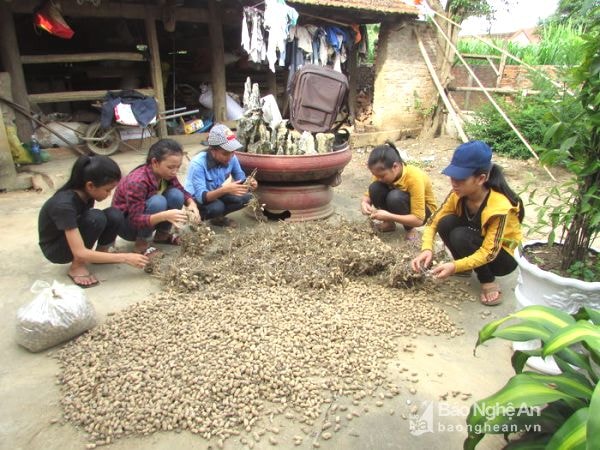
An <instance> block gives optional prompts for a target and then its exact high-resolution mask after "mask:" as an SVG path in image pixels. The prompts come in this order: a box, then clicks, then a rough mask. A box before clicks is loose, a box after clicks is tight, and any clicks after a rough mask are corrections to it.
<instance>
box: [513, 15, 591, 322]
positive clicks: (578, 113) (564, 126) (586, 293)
mask: <svg viewBox="0 0 600 450" xmlns="http://www.w3.org/2000/svg"><path fill="white" fill-rule="evenodd" d="M598 13H600V8H595V11H593V12H592V14H598ZM570 74H571V76H572V92H571V93H572V95H566V94H565V96H564V97H563V99H562V100H561V101H558V102H555V103H552V104H549V114H550V115H551V118H552V119H553V122H554V124H553V125H552V126H551V127H549V129H548V130H547V131H546V133H545V142H546V144H547V147H548V148H547V149H546V150H545V151H544V152H543V154H542V161H543V162H544V163H547V164H551V165H562V166H564V167H565V168H566V169H567V170H568V171H569V172H570V173H571V174H572V177H571V178H570V180H569V181H568V182H567V183H564V184H562V185H560V186H555V187H553V188H551V189H550V190H549V191H548V192H546V193H545V194H544V195H542V196H541V200H539V198H540V196H539V193H538V192H537V191H535V190H533V191H531V193H530V194H531V195H530V203H531V204H535V205H536V206H537V207H538V217H537V219H538V221H537V225H536V227H535V228H537V229H538V230H542V229H545V230H546V231H547V229H549V230H550V231H549V233H548V240H547V242H544V243H541V242H533V243H526V244H525V245H524V246H523V247H521V248H519V249H518V251H517V254H516V257H517V261H518V263H519V267H520V277H519V283H518V286H517V289H516V295H517V300H518V302H519V304H520V306H521V307H523V306H527V305H530V304H548V305H551V306H556V307H559V308H561V309H563V310H565V311H567V312H575V311H577V310H578V308H579V307H580V306H583V305H587V306H591V307H595V308H600V256H599V255H598V252H597V251H595V250H594V249H593V243H594V240H596V239H597V238H599V237H600V24H599V23H598V22H596V23H595V24H594V25H593V26H592V27H591V29H590V31H589V32H588V33H587V34H586V35H585V36H584V58H583V61H582V62H581V64H580V65H578V66H576V67H574V68H573V69H572V70H571V71H570ZM536 198H538V200H537V201H534V200H535V199H536Z"/></svg>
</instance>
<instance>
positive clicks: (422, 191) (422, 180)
mask: <svg viewBox="0 0 600 450" xmlns="http://www.w3.org/2000/svg"><path fill="white" fill-rule="evenodd" d="M373 181H378V180H377V178H375V177H373V179H372V180H371V182H373ZM390 187H395V188H396V189H399V190H401V191H404V192H407V193H408V195H409V196H410V213H411V214H413V215H414V216H416V217H418V218H419V219H421V220H425V207H428V208H429V211H431V212H433V211H435V210H436V209H437V204H436V202H435V197H434V195H433V188H432V187H431V180H430V179H429V176H428V175H427V174H426V173H425V172H424V171H422V170H421V169H419V168H418V167H416V166H410V165H407V164H403V169H402V175H401V176H400V178H399V179H398V180H396V181H395V182H394V184H393V186H390ZM365 195H366V196H367V197H368V196H369V192H368V191H367V192H365Z"/></svg>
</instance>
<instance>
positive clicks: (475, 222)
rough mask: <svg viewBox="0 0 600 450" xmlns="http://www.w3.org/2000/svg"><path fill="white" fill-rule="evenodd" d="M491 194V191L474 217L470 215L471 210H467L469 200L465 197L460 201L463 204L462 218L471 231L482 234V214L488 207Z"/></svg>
mask: <svg viewBox="0 0 600 450" xmlns="http://www.w3.org/2000/svg"><path fill="white" fill-rule="evenodd" d="M490 192H491V191H488V193H487V195H486V196H485V198H484V199H483V202H482V203H481V205H480V206H479V209H478V210H477V212H476V213H475V214H473V215H471V213H469V210H468V208H467V198H466V197H463V198H461V199H460V201H461V202H462V214H461V217H462V219H463V221H464V223H465V225H466V226H467V227H469V228H470V229H472V230H473V231H479V232H481V213H482V211H483V210H484V208H485V207H486V206H487V202H488V198H490Z"/></svg>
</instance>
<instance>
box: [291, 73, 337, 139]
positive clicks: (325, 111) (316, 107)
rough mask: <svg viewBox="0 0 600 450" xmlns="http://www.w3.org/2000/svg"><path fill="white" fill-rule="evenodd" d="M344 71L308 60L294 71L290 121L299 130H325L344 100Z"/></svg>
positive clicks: (330, 124)
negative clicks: (309, 62)
mask: <svg viewBox="0 0 600 450" xmlns="http://www.w3.org/2000/svg"><path fill="white" fill-rule="evenodd" d="M347 94H348V79H347V78H346V75H344V74H343V73H340V72H338V71H336V70H333V69H330V68H328V67H322V66H317V65H314V64H308V65H305V66H304V67H302V68H301V69H300V70H298V72H296V74H295V76H294V79H293V82H292V87H291V99H290V102H291V103H290V104H291V108H290V122H291V123H292V125H293V126H294V128H295V129H296V130H298V131H310V132H311V133H326V132H328V131H330V130H331V129H332V128H333V124H334V122H335V119H336V117H337V115H338V113H339V112H340V109H341V108H342V105H343V104H344V102H345V101H346V96H347Z"/></svg>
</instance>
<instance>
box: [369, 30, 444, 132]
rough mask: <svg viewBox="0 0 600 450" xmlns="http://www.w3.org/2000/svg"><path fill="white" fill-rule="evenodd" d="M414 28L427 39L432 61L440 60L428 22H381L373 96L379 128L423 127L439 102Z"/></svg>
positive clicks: (374, 111)
mask: <svg viewBox="0 0 600 450" xmlns="http://www.w3.org/2000/svg"><path fill="white" fill-rule="evenodd" d="M413 29H416V31H417V33H419V35H420V36H421V39H422V40H423V41H424V43H425V47H426V48H427V51H428V53H429V56H430V58H431V60H432V61H436V55H435V54H433V52H434V49H435V47H434V46H433V45H431V42H432V39H433V38H432V34H431V31H430V29H429V27H428V26H427V25H426V24H423V23H418V22H415V21H414V20H407V21H404V22H402V23H393V24H389V23H382V24H381V28H380V31H379V41H378V46H377V55H376V59H375V83H374V95H373V125H374V126H375V128H377V129H378V130H389V129H401V128H412V127H418V126H421V125H422V124H423V115H424V114H426V113H427V112H428V111H430V108H431V106H432V105H433V103H434V101H435V98H436V89H435V85H434V84H433V81H432V80H431V76H430V75H429V71H428V70H427V66H426V65H425V61H424V60H423V57H422V56H421V52H420V51H419V47H418V44H417V40H416V38H415V36H414V34H413Z"/></svg>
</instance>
